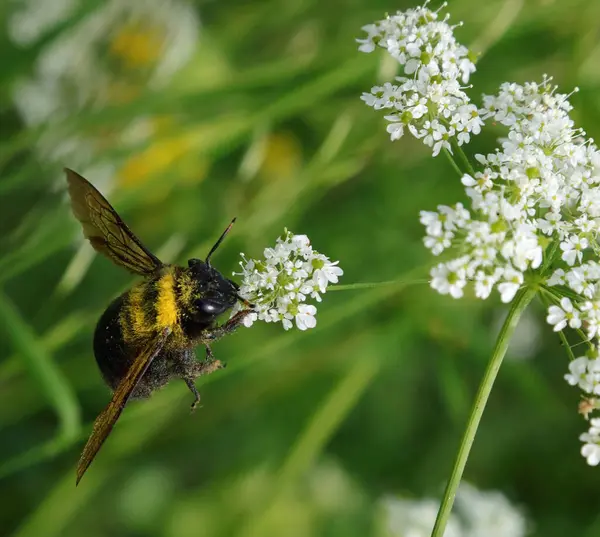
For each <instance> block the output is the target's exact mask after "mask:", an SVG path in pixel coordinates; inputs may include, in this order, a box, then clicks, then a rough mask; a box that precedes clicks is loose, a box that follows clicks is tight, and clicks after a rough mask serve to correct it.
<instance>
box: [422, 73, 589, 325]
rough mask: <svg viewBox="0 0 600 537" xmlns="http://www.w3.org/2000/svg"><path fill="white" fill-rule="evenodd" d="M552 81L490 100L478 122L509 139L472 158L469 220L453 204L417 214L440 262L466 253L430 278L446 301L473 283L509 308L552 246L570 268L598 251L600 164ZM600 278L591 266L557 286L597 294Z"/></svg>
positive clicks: (509, 88)
mask: <svg viewBox="0 0 600 537" xmlns="http://www.w3.org/2000/svg"><path fill="white" fill-rule="evenodd" d="M550 82H551V80H550V79H549V78H544V79H543V81H542V83H541V84H536V83H527V84H525V85H523V86H521V85H518V84H508V83H506V84H503V85H502V86H501V90H500V92H499V94H498V95H496V96H485V97H484V104H485V108H484V109H483V110H482V111H481V113H482V115H483V116H484V117H490V118H493V119H494V121H496V122H498V123H501V124H503V125H505V126H507V127H508V128H509V133H508V137H507V138H505V139H503V140H502V150H496V152H495V153H492V154H489V155H487V156H483V155H476V160H477V161H478V163H479V166H480V168H481V171H478V172H476V173H474V174H473V175H464V176H463V178H462V183H463V185H464V186H465V191H466V195H467V196H468V197H469V198H470V201H471V212H469V211H468V210H466V209H465V208H464V207H463V206H462V205H461V204H457V205H456V206H454V207H446V206H440V207H438V212H426V211H423V212H422V213H421V222H422V223H423V224H424V225H425V226H426V230H427V236H426V238H425V245H426V246H427V247H428V248H429V249H430V250H431V251H432V253H433V254H434V255H439V254H440V253H441V252H443V251H444V250H445V249H446V248H448V247H450V246H458V247H459V251H460V255H459V256H458V257H457V258H456V259H453V260H451V261H449V262H447V263H442V264H440V265H438V266H437V267H436V268H434V269H433V270H432V274H431V275H432V287H433V288H434V289H437V290H438V291H439V292H440V293H442V294H450V295H452V296H454V297H456V298H458V297H460V296H462V294H463V287H465V285H466V284H467V281H474V283H475V295H476V296H477V297H479V298H483V299H485V298H487V297H488V296H489V295H490V293H491V291H492V289H493V288H494V287H497V289H498V291H499V292H500V296H501V298H502V300H503V301H504V302H510V301H511V300H512V299H513V297H514V296H515V293H516V292H517V290H518V288H519V287H520V286H521V284H522V283H523V278H524V273H525V271H526V270H527V269H537V268H539V267H540V265H541V263H542V258H543V253H544V251H545V249H546V247H547V246H548V245H549V244H550V243H551V242H554V241H558V242H559V245H560V251H561V259H562V261H563V265H564V266H565V268H567V269H568V268H569V266H573V265H575V264H577V265H579V264H580V263H581V262H582V259H583V251H584V250H585V249H586V248H588V247H591V246H593V245H594V244H595V236H596V233H597V229H598V223H597V218H598V217H600V190H598V188H597V185H598V183H599V182H600V167H599V166H600V158H599V155H598V151H597V150H596V147H595V146H594V145H593V144H592V143H591V142H586V141H584V139H583V135H584V133H583V131H581V130H580V129H576V128H575V127H574V125H573V121H572V120H571V119H570V118H569V115H568V112H569V111H570V109H571V106H570V105H569V102H568V96H567V95H563V94H559V93H557V92H556V86H553V85H551V83H550ZM583 273H585V274H587V276H586V277H583V278H582V276H583ZM595 274H596V271H594V268H593V267H592V266H591V265H589V264H588V265H587V266H586V265H582V266H580V267H578V268H577V269H572V270H571V271H570V272H569V274H568V275H565V273H564V271H563V270H562V269H559V270H557V272H556V273H555V276H554V277H553V279H552V280H554V281H555V282H556V283H563V281H562V280H561V276H564V278H567V277H568V278H569V281H571V282H573V285H576V286H577V289H579V291H578V292H581V290H583V289H584V287H585V288H586V292H588V293H591V292H592V287H594V288H595V286H593V284H592V283H591V281H590V278H592V276H593V275H595ZM552 280H551V281H550V285H552V284H553V283H552ZM590 286H592V287H590ZM573 322H576V321H573Z"/></svg>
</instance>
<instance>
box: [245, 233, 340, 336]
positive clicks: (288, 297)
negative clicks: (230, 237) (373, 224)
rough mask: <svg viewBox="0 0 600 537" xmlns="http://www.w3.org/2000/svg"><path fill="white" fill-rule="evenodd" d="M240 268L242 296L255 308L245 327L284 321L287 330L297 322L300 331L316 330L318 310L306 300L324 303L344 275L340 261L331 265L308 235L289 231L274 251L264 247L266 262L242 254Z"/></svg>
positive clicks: (246, 320) (280, 239) (246, 319)
mask: <svg viewBox="0 0 600 537" xmlns="http://www.w3.org/2000/svg"><path fill="white" fill-rule="evenodd" d="M240 265H241V267H242V272H239V273H235V272H234V275H237V276H242V277H243V281H242V284H241V287H240V290H239V294H240V296H241V297H243V298H245V299H246V300H248V301H249V302H250V303H252V304H253V307H254V311H253V312H252V313H250V314H249V315H248V316H246V318H245V319H244V324H245V325H246V326H251V325H252V324H253V323H254V322H255V321H257V320H259V321H265V322H268V323H273V322H281V323H282V325H283V328H284V329H286V330H289V329H290V328H292V327H293V325H294V322H295V323H296V326H297V327H298V328H299V329H300V330H306V329H307V328H314V327H315V326H316V324H317V319H316V317H315V315H316V313H317V308H316V307H315V306H314V305H312V304H307V303H306V301H307V299H309V298H312V299H314V300H315V301H316V302H321V294H323V293H325V292H326V291H327V287H328V285H329V284H330V283H337V282H338V278H339V276H341V275H342V274H343V273H344V272H343V270H342V269H341V268H340V267H338V266H337V265H338V261H335V262H331V260H330V259H329V258H328V257H327V256H325V255H323V254H320V253H319V252H317V251H316V250H313V248H312V246H311V244H310V241H309V240H308V237H307V236H306V235H294V234H293V233H291V232H290V231H288V230H287V229H286V230H285V232H284V234H283V236H282V237H279V238H278V239H277V241H276V244H275V247H274V248H265V250H264V259H262V260H256V259H247V258H246V256H245V255H244V254H242V261H241V262H240ZM234 313H235V312H234Z"/></svg>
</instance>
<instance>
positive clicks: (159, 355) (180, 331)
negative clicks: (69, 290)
mask: <svg viewBox="0 0 600 537" xmlns="http://www.w3.org/2000/svg"><path fill="white" fill-rule="evenodd" d="M65 171H66V174H67V182H68V186H69V196H70V198H71V207H72V210H73V214H74V215H75V217H76V218H77V220H79V222H80V223H81V225H82V227H83V233H84V235H85V237H86V238H87V239H88V240H89V242H90V243H91V245H92V246H93V248H94V249H95V250H96V251H98V252H100V253H101V254H104V255H105V256H107V257H108V258H109V259H111V260H112V261H113V262H114V263H116V264H117V265H119V266H121V267H124V268H126V269H127V270H129V271H130V272H133V273H134V274H138V275H140V276H143V277H144V280H142V281H141V282H139V283H137V284H136V285H135V286H134V287H132V288H131V289H129V290H128V291H126V292H125V293H123V294H122V295H121V296H119V297H117V298H116V299H115V300H113V302H112V303H111V304H110V305H109V306H108V308H107V309H106V311H105V312H104V313H103V314H102V316H101V317H100V320H99V321H98V324H97V326H96V330H95V332H94V355H95V357H96V362H97V363H98V367H99V369H100V372H101V374H102V377H103V379H104V381H105V382H106V384H107V385H108V386H109V387H110V388H111V390H113V396H112V399H111V401H110V403H109V404H108V406H107V407H106V408H105V409H104V410H103V411H102V412H101V413H100V415H99V416H98V418H97V419H96V421H95V423H94V427H93V431H92V434H91V436H90V438H89V440H88V441H87V444H86V445H85V448H84V450H83V453H82V455H81V458H80V460H79V464H78V466H77V483H79V481H80V480H81V478H82V477H83V474H84V473H85V472H86V470H87V469H88V467H89V465H90V464H91V463H92V461H93V459H94V457H95V456H96V454H97V453H98V451H99V449H100V448H101V446H102V444H103V443H104V441H105V440H106V438H107V437H108V435H109V434H110V432H111V430H112V428H113V426H114V424H115V423H116V421H117V420H118V418H119V416H120V415H121V412H122V411H123V408H124V407H125V405H126V403H127V401H128V400H129V399H130V398H147V397H149V396H150V395H151V394H152V392H153V391H154V390H156V389H158V388H161V387H163V386H165V385H166V384H167V383H168V382H169V381H170V380H171V379H175V378H178V379H182V380H183V381H184V382H185V383H186V385H187V387H188V388H189V389H190V391H191V392H192V394H193V395H194V402H193V404H192V410H194V409H195V407H196V406H197V405H198V403H199V402H200V394H199V393H198V390H197V389H196V386H195V384H194V381H195V379H196V378H197V377H199V376H201V375H206V374H208V373H212V372H213V371H216V370H217V369H220V368H222V367H223V364H222V363H221V362H220V361H219V360H216V359H215V357H214V355H213V353H212V350H211V344H212V343H213V342H214V341H216V340H218V339H219V338H221V337H223V336H224V335H226V334H229V333H231V332H233V331H235V330H236V328H238V327H239V326H240V324H241V323H242V321H243V319H244V317H245V316H246V315H247V314H248V313H249V311H250V310H249V309H243V310H242V311H239V312H238V313H236V314H235V315H234V316H233V317H232V318H231V319H229V321H227V322H226V323H225V324H223V325H221V326H218V325H217V323H216V319H217V317H218V316H219V315H221V314H223V313H225V312H226V311H228V310H229V309H230V308H232V307H233V306H234V304H235V303H236V302H237V301H238V300H239V301H241V302H243V303H244V304H245V305H247V306H249V304H248V303H247V302H246V301H245V300H244V299H243V298H241V297H240V296H239V295H238V290H239V286H238V285H237V284H236V283H235V282H233V281H231V280H229V279H227V278H225V277H224V276H223V275H222V274H221V273H220V272H219V271H217V270H216V269H215V268H213V267H212V265H211V264H210V258H211V256H212V254H213V253H214V252H215V250H216V249H217V248H218V247H219V245H220V244H221V242H222V241H223V239H224V238H225V236H226V235H227V233H228V232H229V231H230V229H231V227H232V225H233V223H234V222H235V219H234V220H233V221H232V222H231V224H229V226H228V227H227V229H226V230H225V231H224V232H223V234H222V235H221V237H220V238H219V240H218V241H217V242H216V243H215V245H214V246H213V247H212V249H211V250H210V252H209V253H208V255H207V256H206V259H205V260H204V261H202V260H200V259H190V260H189V261H188V266H187V267H180V266H176V265H169V264H165V263H163V262H162V261H160V260H159V259H158V258H157V257H156V256H154V255H153V254H152V253H151V252H150V251H149V250H148V249H147V248H146V247H144V245H143V244H142V243H141V241H140V240H139V239H138V238H137V237H136V236H135V235H134V234H133V233H132V232H131V230H130V229H129V228H128V227H127V225H126V224H125V222H123V220H122V219H121V218H120V217H119V215H118V214H117V212H116V211H115V210H114V209H113V207H112V206H111V205H110V203H109V202H108V201H107V200H106V199H105V198H104V196H102V194H100V192H99V191H98V190H97V189H96V188H95V187H94V186H93V185H92V184H91V183H90V182H88V181H87V180H86V179H84V178H83V177H82V176H81V175H79V174H78V173H76V172H74V171H72V170H69V169H65ZM200 344H202V345H204V346H205V347H206V359H205V360H204V361H201V362H199V361H198V360H197V359H196V354H195V352H194V348H195V347H196V346H197V345H200Z"/></svg>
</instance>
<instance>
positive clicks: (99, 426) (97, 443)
mask: <svg viewBox="0 0 600 537" xmlns="http://www.w3.org/2000/svg"><path fill="white" fill-rule="evenodd" d="M170 333H171V329H170V328H165V329H164V330H162V331H161V332H160V333H159V334H158V335H157V336H155V337H154V339H152V340H151V341H150V342H149V343H148V345H147V346H146V347H145V348H144V349H143V350H142V352H141V353H140V354H139V355H138V356H137V357H136V358H135V360H134V362H133V364H131V367H130V368H129V371H127V374H126V375H125V377H124V378H123V380H122V381H121V383H120V384H119V386H117V389H116V390H115V393H114V394H113V397H112V399H111V401H110V403H108V405H107V406H106V408H105V409H104V410H103V411H102V412H101V413H100V415H99V416H98V417H97V418H96V421H95V422H94V428H93V430H92V434H91V435H90V437H89V439H88V441H87V444H86V445H85V447H84V448H83V452H82V453H81V457H80V459H79V463H78V465H77V484H79V481H81V478H82V477H83V474H85V472H86V470H87V469H88V467H89V466H90V464H92V461H93V460H94V457H95V456H96V454H97V453H98V451H99V450H100V448H101V447H102V444H103V443H104V441H105V440H106V438H107V437H108V435H109V434H110V432H111V431H112V428H113V426H114V424H115V423H116V422H117V420H118V419H119V416H120V415H121V412H122V411H123V408H125V404H126V403H127V400H128V399H129V396H130V395H131V392H133V390H134V388H135V387H136V385H137V383H138V382H139V381H140V379H141V378H142V377H143V376H144V373H145V372H146V370H147V369H148V366H149V365H150V364H151V363H152V360H154V358H155V357H156V355H157V354H158V353H159V352H160V351H161V349H162V348H163V346H164V344H165V341H166V340H167V337H168V336H169V334H170Z"/></svg>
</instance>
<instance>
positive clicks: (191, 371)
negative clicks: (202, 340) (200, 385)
mask: <svg viewBox="0 0 600 537" xmlns="http://www.w3.org/2000/svg"><path fill="white" fill-rule="evenodd" d="M176 367H177V374H176V375H177V376H179V377H181V378H182V379H183V381H184V382H185V384H186V385H187V387H188V388H189V390H190V391H191V392H192V394H193V395H194V402H193V403H192V407H191V411H192V412H193V411H194V410H196V408H197V407H198V405H199V404H200V394H199V393H198V389H197V388H196V385H195V384H194V381H195V380H196V379H197V378H198V377H199V376H201V375H209V374H210V373H213V372H214V371H217V370H218V369H222V368H223V367H224V365H223V364H222V363H221V362H220V361H219V360H217V359H216V358H215V357H214V355H213V353H212V350H211V349H210V347H208V346H207V347H206V360H204V361H203V362H198V361H197V360H196V354H195V353H194V352H193V351H186V352H184V353H182V354H181V355H180V356H178V361H177V366H176Z"/></svg>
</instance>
